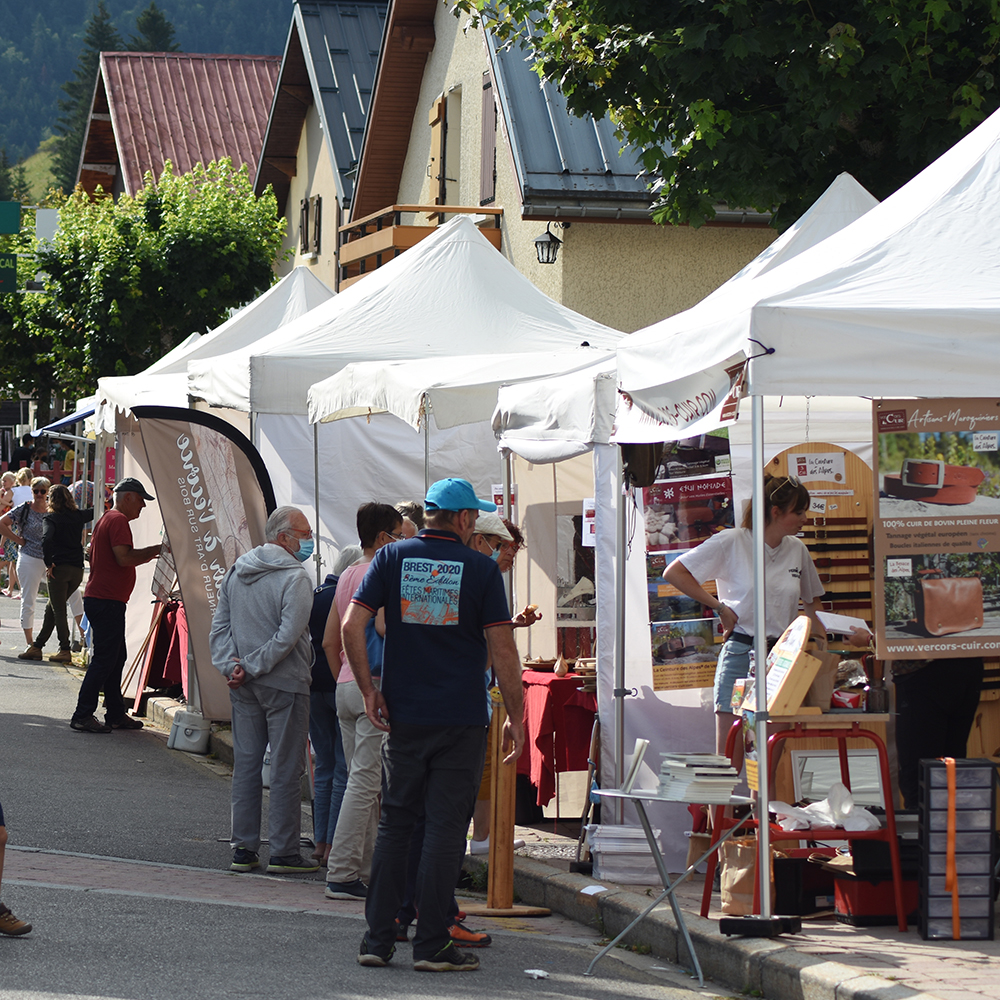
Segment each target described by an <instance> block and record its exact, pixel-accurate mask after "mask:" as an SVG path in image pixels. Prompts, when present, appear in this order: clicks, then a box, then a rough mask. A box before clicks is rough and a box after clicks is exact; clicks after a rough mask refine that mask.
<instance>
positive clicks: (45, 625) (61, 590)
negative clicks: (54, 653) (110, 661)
mask: <svg viewBox="0 0 1000 1000" xmlns="http://www.w3.org/2000/svg"><path fill="white" fill-rule="evenodd" d="M82 582H83V567H82V566H55V567H53V569H52V576H51V577H50V578H49V603H48V604H46V605H45V617H44V618H43V619H42V628H41V631H40V632H39V633H38V635H37V636H36V637H35V645H36V646H37V647H38V648H39V649H41V648H42V647H43V646H44V645H45V643H46V642H48V639H49V636H50V635H52V630H53V629H55V630H56V635H57V636H58V637H59V648H60V649H62V650H66V651H67V652H68V651H69V646H70V644H69V622H68V621H67V618H66V602H67V601H68V600H69V596H70V594H72V593H73V592H74V591H75V590H76V589H77V587H79V586H80V584H81V583H82Z"/></svg>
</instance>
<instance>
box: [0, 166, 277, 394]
mask: <svg viewBox="0 0 1000 1000" xmlns="http://www.w3.org/2000/svg"><path fill="white" fill-rule="evenodd" d="M283 228H284V220H282V219H280V218H279V217H278V210H277V203H276V201H275V198H274V195H273V194H272V193H271V191H270V189H269V190H268V191H266V192H265V193H264V195H263V196H261V197H260V198H257V197H256V196H255V195H254V193H253V185H252V182H251V180H250V177H249V174H248V171H247V168H246V167H245V166H244V167H241V168H240V169H239V170H235V169H234V168H233V166H232V163H231V162H230V161H229V160H228V159H226V160H221V161H219V162H217V163H211V164H209V165H208V166H207V167H202V166H201V165H199V166H198V167H196V168H195V169H194V170H193V171H192V172H191V173H189V174H185V175H183V176H176V175H175V174H174V172H173V168H172V167H171V165H170V164H169V162H168V163H167V164H166V165H165V166H164V170H163V174H162V176H161V177H160V178H159V180H158V181H156V182H154V181H153V179H152V177H151V176H150V175H148V174H147V176H146V179H145V186H144V187H143V188H142V190H141V191H139V192H138V193H137V194H136V196H135V197H134V198H130V197H128V196H124V195H123V196H122V197H121V198H120V199H119V200H118V201H117V202H115V201H114V200H113V199H112V198H111V197H110V196H108V195H103V194H102V193H100V192H99V195H98V197H97V199H96V200H94V201H91V200H90V199H89V198H88V197H87V195H86V194H85V193H84V192H83V191H82V190H77V191H76V192H74V193H73V194H72V195H71V196H70V197H69V198H67V199H64V200H63V202H62V204H61V208H60V225H59V232H58V233H57V234H56V238H55V241H54V243H53V244H51V245H48V246H43V247H40V248H39V249H38V251H37V256H38V265H37V266H38V268H39V269H40V270H41V271H43V272H44V273H45V274H46V275H47V278H46V280H45V292H44V293H43V294H40V295H34V296H22V297H20V299H21V301H19V302H14V303H5V306H6V309H7V314H6V317H4V316H3V315H0V350H3V348H4V346H5V343H4V342H5V340H6V341H7V344H8V345H9V346H10V349H11V350H12V351H15V352H16V351H17V349H18V348H17V343H18V342H19V336H18V331H20V333H21V334H24V333H25V332H27V334H28V335H29V336H28V337H21V339H20V342H21V343H22V344H23V345H24V352H25V353H27V354H28V355H29V356H30V357H31V358H36V359H39V358H40V359H42V360H46V361H48V360H50V361H51V364H52V371H53V380H54V383H55V385H56V386H57V387H58V389H59V390H60V391H61V392H63V393H64V394H65V395H67V396H68V395H73V394H75V395H79V394H81V393H83V392H85V391H88V390H89V391H93V389H94V388H95V387H96V384H97V379H98V378H99V377H101V376H104V375H131V374H134V373H136V372H139V371H142V370H143V369H145V368H147V367H148V366H149V365H150V364H152V363H153V362H154V361H156V360H157V359H158V358H160V357H161V356H162V355H163V354H165V353H166V352H167V351H169V350H170V349H171V348H172V347H174V346H175V345H176V344H178V343H180V341H181V340H183V339H185V338H186V337H187V336H189V335H190V334H191V333H193V332H199V333H206V332H208V331H209V330H211V329H212V328H213V327H215V326H217V325H218V324H219V323H221V322H222V321H223V320H224V319H225V318H226V317H227V315H228V314H229V312H230V310H231V309H233V308H235V307H238V306H241V305H243V304H245V303H246V302H249V301H251V300H252V299H253V298H255V297H256V296H257V295H258V294H260V293H261V292H263V291H265V290H266V289H267V288H268V287H270V285H271V283H272V282H273V280H274V272H273V270H272V267H273V264H274V262H275V260H276V258H277V256H278V254H279V253H280V250H281V239H282V232H283ZM10 298H12V297H11V296H0V299H10ZM25 298H30V299H32V300H34V301H32V302H30V303H27V304H26V303H24V301H23V299H25ZM5 327H6V328H5ZM30 338H35V339H34V340H32V339H30ZM4 357H5V362H6V361H8V360H12V361H13V363H14V364H13V367H14V368H15V369H16V370H18V371H19V370H20V369H17V364H18V363H19V362H20V360H21V359H20V357H17V358H14V359H9V358H8V357H7V356H6V354H5V355H4ZM25 369H27V370H30V361H29V362H27V363H26V365H25ZM23 384H24V383H23V381H22V382H21V383H20V384H19V385H18V386H17V387H18V388H23ZM12 387H13V386H12ZM0 388H2V386H0Z"/></svg>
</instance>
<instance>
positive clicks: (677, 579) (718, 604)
mask: <svg viewBox="0 0 1000 1000" xmlns="http://www.w3.org/2000/svg"><path fill="white" fill-rule="evenodd" d="M663 579H664V580H666V581H667V583H669V584H670V585H671V586H672V587H676V588H677V589H678V590H679V591H680V592H681V593H682V594H684V595H685V596H686V597H690V598H692V599H693V600H695V601H698V602H699V603H700V604H704V605H705V607H706V608H708V609H709V610H711V611H714V612H715V613H716V614H717V615H718V616H719V620H720V621H721V622H722V629H723V632H722V637H723V638H724V639H728V638H729V636H730V634H731V633H732V631H733V629H734V628H736V623H737V622H738V621H739V620H740V619H739V616H738V615H737V614H736V612H735V611H733V609H732V608H731V607H729V605H727V604H723V603H722V601H720V600H719V599H718V598H717V597H713V596H712V595H711V594H710V593H709V592H708V591H707V590H705V588H704V587H703V586H702V585H701V584H700V583H699V582H698V581H697V580H696V579H695V578H694V577H693V576H692V575H691V571H690V570H689V569H688V568H687V566H685V565H684V564H683V563H682V562H681V561H680V560H679V559H675V560H674V561H673V562H672V563H671V564H670V565H669V566H668V567H667V568H666V569H665V570H664V571H663Z"/></svg>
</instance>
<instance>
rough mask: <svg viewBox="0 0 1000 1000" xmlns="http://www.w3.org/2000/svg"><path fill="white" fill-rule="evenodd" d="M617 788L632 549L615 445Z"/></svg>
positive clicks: (621, 815) (619, 814)
mask: <svg viewBox="0 0 1000 1000" xmlns="http://www.w3.org/2000/svg"><path fill="white" fill-rule="evenodd" d="M615 455H616V466H615V492H616V493H617V501H618V502H617V504H616V505H615V535H616V546H615V547H616V549H617V555H616V559H615V690H614V698H615V788H621V786H622V782H623V781H624V780H625V771H624V768H625V557H626V555H627V548H628V531H627V525H626V518H625V499H626V495H625V472H624V468H623V466H622V450H621V448H620V447H618V448H615ZM624 819H625V810H624V803H623V802H622V801H621V799H617V800H615V822H616V823H619V824H621V823H623V822H624Z"/></svg>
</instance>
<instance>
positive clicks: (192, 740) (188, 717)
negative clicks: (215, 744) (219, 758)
mask: <svg viewBox="0 0 1000 1000" xmlns="http://www.w3.org/2000/svg"><path fill="white" fill-rule="evenodd" d="M211 735H212V724H211V723H210V722H209V721H208V719H206V718H205V717H204V716H203V715H202V714H201V712H175V713H174V721H173V725H172V726H171V727H170V735H169V736H168V737H167V746H168V747H170V749H172V750H186V751H187V752H188V753H208V740H209V737H210V736H211Z"/></svg>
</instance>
